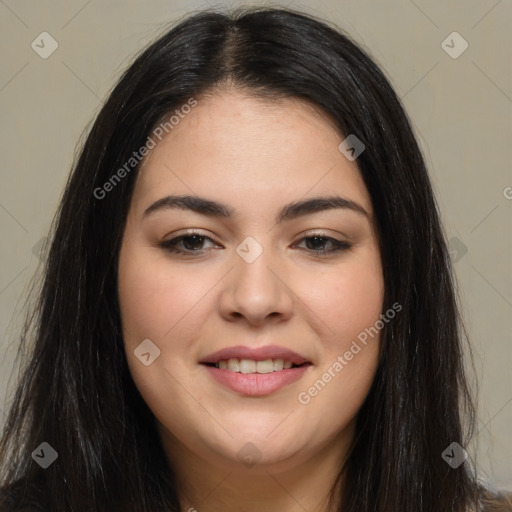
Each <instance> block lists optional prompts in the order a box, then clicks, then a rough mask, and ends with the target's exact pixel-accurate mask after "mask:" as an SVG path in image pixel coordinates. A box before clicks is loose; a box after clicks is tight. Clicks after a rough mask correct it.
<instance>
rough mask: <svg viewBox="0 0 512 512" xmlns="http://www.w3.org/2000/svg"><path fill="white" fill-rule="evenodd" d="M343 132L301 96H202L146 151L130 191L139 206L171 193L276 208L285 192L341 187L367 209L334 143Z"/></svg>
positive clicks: (361, 188) (359, 184)
mask: <svg viewBox="0 0 512 512" xmlns="http://www.w3.org/2000/svg"><path fill="white" fill-rule="evenodd" d="M343 139H344V136H343V135H342V134H341V133H340V132H339V131H338V130H337V129H336V127H335V126H334V123H333V122H332V120H331V119H330V118H329V117H328V116H326V115H325V114H324V113H323V112H322V111H321V110H320V109H319V108H317V107H315V106H313V105H311V104H309V103H307V102H305V101H301V100H297V99H279V100H271V101H270V100H263V99H260V98H255V97H253V96H249V95H247V94H243V93H240V92H236V91H229V92H228V91H225V92H219V93H217V94H213V95H208V96H204V97H202V98H198V99H197V105H196V106H195V107H194V108H192V109H191V110H190V111H189V113H187V114H182V116H180V119H179V122H178V123H176V124H175V125H174V126H173V128H172V130H171V131H169V133H168V134H167V135H165V137H163V138H162V140H161V141H160V142H158V143H157V145H156V147H155V148H154V149H152V150H151V151H150V153H149V154H148V155H147V157H146V158H145V160H144V162H143V164H142V166H141V169H140V171H139V176H138V178H137V184H136V187H135V193H134V198H135V200H136V203H138V204H140V208H142V207H143V206H144V205H147V204H148V203H149V202H151V201H155V200H157V199H159V198H160V197H162V196H163V195H165V193H171V192H172V193H186V194H196V195H201V196H207V197H211V198H212V199H213V198H214V199H217V200H219V201H222V202H225V203H228V204H233V205H235V206H236V204H237V203H238V204H239V205H240V206H241V207H243V206H245V207H246V208H248V207H250V206H252V207H254V206H256V205H259V207H263V206H268V207H269V208H272V209H273V205H275V204H276V203H282V202H284V201H286V200H287V199H291V200H296V199H297V198H299V197H305V196H307V195H319V194H325V193H330V194H333V193H339V194H342V195H345V196H349V197H350V198H351V199H354V200H357V201H358V202H359V203H361V204H362V205H363V207H364V208H365V209H366V210H367V211H368V212H371V201H370V198H369V196H368V193H367V191H366V187H365V185H364V182H363V180H362V178H361V176H360V173H359V170H358V167H357V165H356V162H355V161H349V160H347V159H346V158H345V157H344V156H343V154H342V153H341V152H340V151H339V149H338V146H339V144H340V142H341V141H342V140H343ZM247 201H255V202H254V203H250V204H249V203H247ZM253 209H254V208H253Z"/></svg>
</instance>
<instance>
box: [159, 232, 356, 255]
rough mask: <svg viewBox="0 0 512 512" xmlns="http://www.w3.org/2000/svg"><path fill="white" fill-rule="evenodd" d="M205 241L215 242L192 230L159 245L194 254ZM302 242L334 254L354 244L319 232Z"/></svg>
mask: <svg viewBox="0 0 512 512" xmlns="http://www.w3.org/2000/svg"><path fill="white" fill-rule="evenodd" d="M205 241H210V242H212V243H213V244H215V242H214V241H213V240H212V239H211V238H210V237H209V236H206V235H204V234H202V233H200V232H191V233H187V234H185V235H181V236H178V237H176V238H171V239H170V240H165V241H164V242H161V243H160V244H159V245H160V247H162V248H163V249H165V250H166V251H169V252H172V253H175V254H184V255H192V254H194V253H195V254H202V253H203V252H204V250H205V248H204V247H203V245H204V242H205ZM300 242H306V250H307V251H310V252H312V253H314V254H315V255H326V254H334V253H337V252H341V251H346V250H348V249H350V248H351V247H352V245H351V244H349V243H347V242H342V241H340V240H337V239H335V238H332V237H330V236H323V235H319V234H314V235H311V236H306V237H304V238H302V239H301V240H300ZM328 244H330V246H331V247H330V248H325V246H326V245H328ZM215 245H216V244H215ZM296 245H298V244H296Z"/></svg>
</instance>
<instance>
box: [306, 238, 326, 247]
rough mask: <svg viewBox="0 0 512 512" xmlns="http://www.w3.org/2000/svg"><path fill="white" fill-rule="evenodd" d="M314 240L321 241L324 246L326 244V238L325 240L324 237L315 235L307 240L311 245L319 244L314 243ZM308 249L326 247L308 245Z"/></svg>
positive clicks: (307, 243)
mask: <svg viewBox="0 0 512 512" xmlns="http://www.w3.org/2000/svg"><path fill="white" fill-rule="evenodd" d="M314 241H316V242H317V243H320V245H321V246H323V245H324V244H325V242H326V240H324V239H323V238H322V237H319V236H313V237H310V238H308V239H307V240H306V245H311V244H312V245H313V246H315V245H317V244H315V243H313V242H314ZM308 249H317V250H318V249H320V250H322V249H324V247H318V246H316V247H308Z"/></svg>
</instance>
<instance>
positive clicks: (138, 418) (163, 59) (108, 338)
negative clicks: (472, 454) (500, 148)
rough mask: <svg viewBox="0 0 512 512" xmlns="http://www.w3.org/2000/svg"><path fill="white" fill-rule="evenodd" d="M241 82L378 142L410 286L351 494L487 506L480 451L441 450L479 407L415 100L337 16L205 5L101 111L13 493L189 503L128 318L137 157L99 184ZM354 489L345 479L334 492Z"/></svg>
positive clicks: (387, 257)
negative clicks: (413, 114)
mask: <svg viewBox="0 0 512 512" xmlns="http://www.w3.org/2000/svg"><path fill="white" fill-rule="evenodd" d="M227 82H230V83H232V84H233V85H234V86H235V87H237V88H238V89H239V90H241V91H244V92H247V93H249V94H252V95H253V96H257V97H261V98H265V99H268V100H269V101H272V100H277V99H280V98H298V99H302V100H304V101H307V102H309V103H311V104H313V105H315V106H317V107H320V108H321V109H322V110H323V111H324V112H325V115H326V116H328V117H329V118H330V119H332V120H334V122H335V123H336V125H337V127H338V128H339V132H340V134H344V135H345V136H347V135H348V134H355V135H356V136H357V137H358V138H359V139H360V140H361V141H362V142H363V143H364V145H365V146H366V149H365V151H364V152H363V153H362V154H361V155H360V156H359V158H358V159H357V163H358V167H359V170H360V173H361V176H362V178H363V179H364V182H365V184H366V187H367V189H368V191H369V194H370V196H371V200H372V204H373V208H374V211H375V215H376V219H377V224H378V232H379V241H380V251H381V257H382V265H383V272H384V282H385V296H384V304H383V310H387V309H388V308H389V307H390V306H391V305H392V304H393V303H395V302H398V303H400V304H401V305H402V306H403V310H402V311H401V313H400V315H398V316H397V317H396V319H395V320H394V321H393V322H391V323H389V324H388V325H386V326H385V328H384V329H383V331H382V337H381V341H382V343H381V354H380V362H379V366H378V369H377V372H376V375H375V379H374V382H373V386H372V388H371V390H370V392H369V395H368V397H367V399H366V401H365V402H364V404H363V406H362V408H361V409H360V411H359V413H358V417H357V436H356V438H355V439H354V442H353V445H352V448H351V451H350V454H349V457H348V458H347V460H346V461H345V464H343V461H340V473H339V479H341V477H342V476H343V477H344V478H343V482H344V487H343V503H342V508H341V509H340V510H343V511H344V512H356V511H357V512H370V511H374V512H377V511H378V512H397V511H407V512H409V511H411V512H413V511H414V512H433V511H435V512H462V511H466V510H467V508H468V507H473V508H472V509H473V510H476V507H477V501H478V495H479V490H480V488H479V485H478V484H477V480H476V477H475V475H474V471H473V469H472V465H471V464H470V463H469V461H467V462H465V463H463V464H461V465H460V466H459V467H457V468H453V467H451V465H449V464H448V463H447V462H446V461H445V460H444V459H443V457H442V453H443V452H444V451H445V449H446V448H447V447H448V446H449V445H451V444H452V443H454V442H457V443H458V444H459V445H460V446H461V447H467V443H468V441H469V439H470V437H471V435H472V430H473V428H474V424H475V411H474V409H475V407H474V403H473V401H472V399H471V397H470V393H469V386H468V383H467V378H466V376H465V373H464V364H463V356H464V353H463V346H464V345H465V340H466V336H465V334H464V329H463V327H462V324H461V321H460V315H459V312H458V304H457V303H458V300H457V297H456V294H455V292H454V289H455V286H454V280H453V274H452V268H451V262H450V258H449V253H448V250H447V246H446V242H445V236H444V233H443V228H442V225H441V222H440V218H439V213H438V207H437V205H436V201H435V198H434V195H433V192H432V187H431V184H430V181H429V177H428V173H427V170H426V166H425V163H424V159H423V157H422V154H421V151H420V148H419V147H418V144H417V141H416V139H415V136H414V134H413V130H412V129H411V125H410V122H409V120H408V118H407V115H406V114H405V112H404V109H403V107H402V105H401V102H400V100H399V98H398V97H397V95H396V94H395V92H394V91H393V89H392V87H391V86H390V84H389V82H388V80H387V79H386V77H385V76H384V74H383V72H382V71H381V70H380V69H379V67H378V66H377V65H376V64H375V63H374V61H373V60H372V59H371V58H370V57H369V56H368V54H367V53H366V52H365V51H363V50H362V49H361V48H360V47H359V46H358V45H357V44H355V43H354V42H353V41H352V40H351V39H350V38H349V37H348V36H347V35H345V34H344V33H343V32H342V31H341V30H340V29H338V28H337V27H334V26H331V25H329V24H327V23H326V22H323V21H321V20H318V19H316V18H314V17H312V16H310V15H306V14H303V13H300V12H296V11H292V10H289V9H273V8H272V9H269V8H254V7H253V8H244V9H238V10H235V11H232V12H230V13H225V12H219V11H215V10H209V11H202V12H199V13H194V14H192V15H189V16H188V17H186V19H184V20H181V21H180V22H179V24H177V25H176V26H174V27H173V28H172V29H171V30H167V31H166V32H165V34H164V35H163V36H162V37H160V38H159V39H158V40H157V41H156V42H154V43H153V44H151V45H150V46H149V47H148V48H147V49H145V50H144V51H143V52H142V53H141V54H140V55H139V56H138V57H137V58H136V59H135V60H134V62H133V64H132V65H131V66H130V67H129V68H128V69H127V71H126V72H125V73H124V74H123V76H122V77H121V79H120V80H119V82H118V83H117V85H116V86H115V87H114V89H113V91H112V92H111V94H110V95H109V97H108V99H107V101H106V103H105V104H104V106H103V107H102V109H101V111H100V113H99V114H98V116H97V118H96V120H95V122H94V124H93V125H92V128H91V129H90V131H89V133H88V135H87V137H86V139H85V141H84V143H83V146H82V147H81V150H80V152H79V154H78V155H77V158H76V161H75V164H74V167H73V171H72V173H71V175H70V177H69V180H68V183H67V185H66V188H65V191H64V194H63V197H62V200H61V203H60V206H59V208H58V212H57V214H56V217H55V219H54V222H53V224H52V228H51V233H50V237H49V245H48V246H49V250H48V253H47V259H46V264H45V268H44V277H43V282H42V286H41V290H40V292H38V299H37V304H36V305H35V306H34V308H33V313H32V314H31V315H28V316H27V321H26V323H25V326H24V329H23V332H22V335H21V341H20V354H23V357H22V361H23V365H22V368H21V370H22V372H21V376H20V379H19V383H18V385H17V388H16V390H15V394H14V397H13V400H12V403H11V404H10V408H9V410H8V415H7V420H6V424H5V429H4V432H3V437H2V439H1V442H0V461H1V462H0V484H1V485H2V486H3V487H4V488H5V489H6V492H5V496H8V495H9V496H13V497H12V498H10V499H11V502H10V503H11V505H6V506H4V507H3V508H2V507H0V510H2V511H4V510H16V509H17V508H16V507H17V506H18V504H22V503H24V504H26V505H29V504H32V506H33V507H34V509H35V508H37V507H39V508H40V510H45V511H58V512H61V511H67V512H77V511H88V512H106V511H112V510H134V511H137V512H155V511H176V512H178V511H179V510H180V509H179V501H178V494H179V493H178V489H177V486H176V483H175V476H174V474H173V471H172V468H170V467H169V465H168V464H167V463H166V459H165V456H164V453H163V448H162V445H161V443H160V440H159V436H158V433H157V430H156V427H155V419H154V416H153V414H152V413H151V411H150V410H149V408H148V406H147V405H146V403H145V402H144V400H143V399H142V397H141V396H140V394H139V392H138V390H137V388H136V387H135V385H134V382H133V380H132V378H131V375H130V373H129V370H128V366H127V361H126V356H125V353H124V349H123V339H122V335H121V321H120V314H119V302H118V291H117V264H118V256H119V249H120V243H121V239H122V234H123V231H124V226H125V221H126V217H127V212H128V208H129V205H130V200H131V196H132V192H133V187H134V183H135V179H136V176H137V172H138V166H136V167H134V168H133V170H131V171H130V172H127V173H126V176H124V177H123V179H121V180H118V181H116V183H115V186H114V187H113V190H111V191H110V192H109V193H108V194H105V196H104V197H99V196H100V194H99V193H98V189H100V188H101V187H103V186H104V184H105V183H106V182H107V181H109V180H110V179H111V177H112V176H113V175H114V173H116V172H117V170H118V169H119V168H120V167H122V166H123V164H125V163H126V162H128V161H129V159H130V158H131V156H132V154H133V152H134V151H136V150H138V149H139V148H140V147H142V146H144V144H145V143H146V141H147V137H148V135H149V134H150V133H151V132H152V130H153V129H154V128H155V127H156V126H157V125H158V124H159V123H160V122H161V121H162V119H164V118H165V117H166V116H168V115H169V113H171V112H173V111H174V110H175V109H177V108H179V107H180V106H181V105H183V104H184V103H186V102H187V101H188V100H189V99H190V98H192V97H193V98H196V99H197V100H198V101H201V96H202V95H204V94H205V93H208V92H211V91H214V90H216V89H218V90H221V89H222V87H223V86H224V85H225V84H226V83H227ZM95 191H96V193H95ZM468 355H469V354H468ZM42 442H47V443H48V444H49V445H51V446H52V447H53V448H54V449H55V450H56V452H57V453H58V458H57V460H55V462H54V463H53V464H52V465H51V466H50V467H48V468H47V469H42V468H41V467H40V466H39V465H38V464H36V463H35V461H34V460H33V458H32V457H31V454H32V452H33V451H34V450H35V449H36V447H38V446H39V445H40V444H41V443H42ZM340 492H341V491H340V489H339V486H338V485H336V482H335V484H334V485H333V493H332V500H333V501H332V503H335V498H336V497H337V496H338V494H340ZM340 495H341V494H340ZM5 500H6V503H7V498H5Z"/></svg>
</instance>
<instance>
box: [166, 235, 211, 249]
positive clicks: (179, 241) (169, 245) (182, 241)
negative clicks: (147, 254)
mask: <svg viewBox="0 0 512 512" xmlns="http://www.w3.org/2000/svg"><path fill="white" fill-rule="evenodd" d="M205 240H209V241H210V242H213V240H212V239H211V238H210V237H208V236H206V235H203V234H201V233H198V232H191V233H187V234H186V235H181V236H178V237H176V238H172V239H171V240H165V241H164V242H161V243H160V244H159V245H160V247H163V248H164V249H165V250H167V251H169V252H172V253H176V254H192V253H196V254H202V252H203V248H202V246H203V243H204V241H205ZM213 243H214V242H213ZM182 247H183V248H182Z"/></svg>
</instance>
